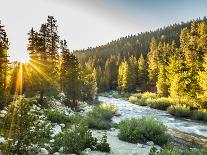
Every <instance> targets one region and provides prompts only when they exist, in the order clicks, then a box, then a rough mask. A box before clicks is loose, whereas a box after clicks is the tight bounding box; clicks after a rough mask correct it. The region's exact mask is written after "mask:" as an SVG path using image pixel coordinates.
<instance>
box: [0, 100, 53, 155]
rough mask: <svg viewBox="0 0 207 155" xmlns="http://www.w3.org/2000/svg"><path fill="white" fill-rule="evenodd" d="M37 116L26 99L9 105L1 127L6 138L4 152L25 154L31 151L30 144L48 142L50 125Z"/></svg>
mask: <svg viewBox="0 0 207 155" xmlns="http://www.w3.org/2000/svg"><path fill="white" fill-rule="evenodd" d="M39 116H40V114H38V113H37V111H35V109H33V105H32V104H31V102H28V100H25V99H22V100H18V101H15V102H14V103H13V104H12V105H10V106H9V108H8V113H7V115H6V116H5V117H4V120H3V122H4V123H3V128H2V132H3V136H4V137H5V138H6V140H7V143H6V144H5V146H2V147H3V148H2V150H4V152H5V154H25V153H28V152H29V151H32V148H31V145H37V146H41V145H43V144H45V143H47V142H49V139H50V135H51V126H50V125H49V124H48V123H47V122H46V121H41V120H40V117H39Z"/></svg>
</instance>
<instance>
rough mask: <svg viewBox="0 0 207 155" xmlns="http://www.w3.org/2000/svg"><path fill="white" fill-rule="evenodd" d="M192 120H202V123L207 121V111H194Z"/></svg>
mask: <svg viewBox="0 0 207 155" xmlns="http://www.w3.org/2000/svg"><path fill="white" fill-rule="evenodd" d="M192 119H195V120H200V121H207V110H206V109H199V110H195V111H193V115H192Z"/></svg>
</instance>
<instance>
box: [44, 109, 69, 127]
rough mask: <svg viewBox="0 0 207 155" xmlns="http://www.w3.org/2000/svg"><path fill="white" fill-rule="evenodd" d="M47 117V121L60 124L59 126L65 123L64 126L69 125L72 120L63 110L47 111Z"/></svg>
mask: <svg viewBox="0 0 207 155" xmlns="http://www.w3.org/2000/svg"><path fill="white" fill-rule="evenodd" d="M46 116H47V119H48V120H49V121H51V122H52V123H58V124H61V123H64V124H67V123H69V122H70V121H71V120H70V117H69V116H68V115H66V114H65V113H64V112H63V111H61V110H57V109H55V110H52V109H49V110H47V111H46Z"/></svg>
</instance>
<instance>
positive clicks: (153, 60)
mask: <svg viewBox="0 0 207 155" xmlns="http://www.w3.org/2000/svg"><path fill="white" fill-rule="evenodd" d="M157 48H158V45H157V42H156V40H155V38H152V40H151V43H150V51H149V53H148V73H149V80H150V84H151V85H155V83H156V81H157V75H158V49H157Z"/></svg>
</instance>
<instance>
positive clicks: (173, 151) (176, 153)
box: [149, 147, 207, 155]
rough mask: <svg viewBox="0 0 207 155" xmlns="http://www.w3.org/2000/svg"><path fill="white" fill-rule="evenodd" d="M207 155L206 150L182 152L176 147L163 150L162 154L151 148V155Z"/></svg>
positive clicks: (193, 149)
mask: <svg viewBox="0 0 207 155" xmlns="http://www.w3.org/2000/svg"><path fill="white" fill-rule="evenodd" d="M204 154H207V152H206V150H204V149H197V148H192V149H186V150H181V149H178V148H176V147H171V148H169V147H166V148H164V149H162V150H161V151H160V152H159V151H157V150H156V149H154V147H152V148H151V150H150V153H149V155H204Z"/></svg>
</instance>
